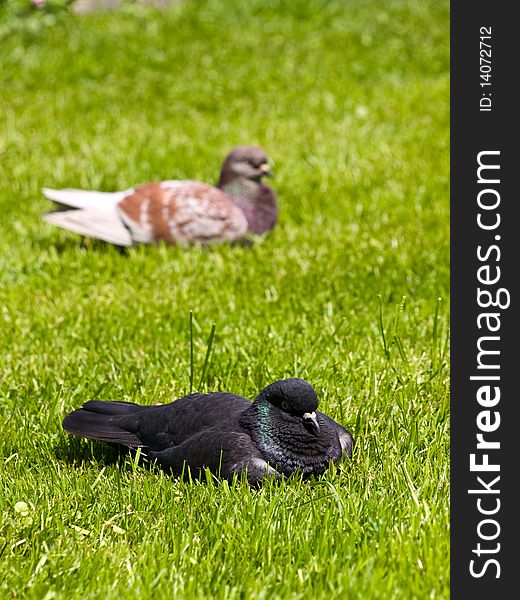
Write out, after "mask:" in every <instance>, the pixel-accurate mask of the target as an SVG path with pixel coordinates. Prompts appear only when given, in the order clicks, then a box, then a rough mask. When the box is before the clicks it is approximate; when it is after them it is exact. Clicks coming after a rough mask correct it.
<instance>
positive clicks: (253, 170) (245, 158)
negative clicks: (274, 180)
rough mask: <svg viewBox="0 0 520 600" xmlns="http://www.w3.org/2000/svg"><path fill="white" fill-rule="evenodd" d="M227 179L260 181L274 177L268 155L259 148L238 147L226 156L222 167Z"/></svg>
mask: <svg viewBox="0 0 520 600" xmlns="http://www.w3.org/2000/svg"><path fill="white" fill-rule="evenodd" d="M224 175H226V177H225V179H227V180H229V179H236V178H244V179H251V180H254V181H260V180H261V179H262V177H264V176H267V177H272V174H271V171H270V170H269V161H268V158H267V155H266V153H265V152H264V150H262V148H259V147H258V146H237V147H236V148H233V150H231V152H230V153H229V154H228V155H227V156H226V159H225V160H224V164H223V165H222V176H224Z"/></svg>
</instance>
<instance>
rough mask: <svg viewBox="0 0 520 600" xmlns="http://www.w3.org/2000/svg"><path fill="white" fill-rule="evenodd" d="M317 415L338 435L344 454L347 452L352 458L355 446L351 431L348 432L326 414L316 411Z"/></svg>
mask: <svg viewBox="0 0 520 600" xmlns="http://www.w3.org/2000/svg"><path fill="white" fill-rule="evenodd" d="M316 414H317V415H319V418H320V419H323V420H324V421H326V422H327V423H328V424H329V426H330V427H332V429H334V431H335V432H336V433H337V434H338V437H339V443H340V444H341V449H342V450H343V452H346V454H347V456H349V457H350V456H352V447H353V446H354V438H353V437H352V434H351V433H350V431H347V430H346V429H345V428H344V427H343V425H340V424H339V423H337V422H336V421H334V419H331V418H330V417H329V416H328V415H326V414H325V413H322V412H319V411H316Z"/></svg>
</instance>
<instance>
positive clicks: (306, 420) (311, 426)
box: [303, 411, 320, 435]
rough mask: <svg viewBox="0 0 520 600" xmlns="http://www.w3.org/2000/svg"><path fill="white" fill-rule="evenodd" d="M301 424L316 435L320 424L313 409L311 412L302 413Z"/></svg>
mask: <svg viewBox="0 0 520 600" xmlns="http://www.w3.org/2000/svg"><path fill="white" fill-rule="evenodd" d="M303 424H304V425H305V427H306V428H307V429H308V430H309V431H310V432H311V433H312V434H314V435H318V433H319V432H320V425H319V423H318V418H317V417H316V413H315V412H314V411H312V412H311V413H303Z"/></svg>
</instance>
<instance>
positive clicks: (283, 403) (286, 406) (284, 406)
mask: <svg viewBox="0 0 520 600" xmlns="http://www.w3.org/2000/svg"><path fill="white" fill-rule="evenodd" d="M282 408H283V409H284V410H287V409H288V408H289V403H288V402H282Z"/></svg>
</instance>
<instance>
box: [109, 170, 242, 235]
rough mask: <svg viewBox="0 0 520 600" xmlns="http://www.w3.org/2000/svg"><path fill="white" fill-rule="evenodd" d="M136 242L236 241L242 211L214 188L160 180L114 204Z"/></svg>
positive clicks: (193, 182) (192, 182)
mask: <svg viewBox="0 0 520 600" xmlns="http://www.w3.org/2000/svg"><path fill="white" fill-rule="evenodd" d="M118 209H119V211H120V214H121V218H122V219H123V221H124V223H125V225H126V226H127V227H128V229H129V230H130V233H131V235H132V238H133V239H134V241H136V242H143V243H150V242H155V241H159V240H163V241H165V242H166V243H168V244H176V243H180V244H195V243H203V244H205V243H211V242H220V241H225V240H237V239H240V238H242V237H244V235H245V234H246V232H247V220H246V218H245V216H244V213H243V212H242V211H241V210H240V209H239V208H238V207H237V206H236V205H235V204H234V202H233V201H232V200H231V199H230V198H229V196H227V195H226V194H225V193H224V192H222V191H221V190H219V189H218V188H215V187H212V186H209V185H204V184H202V183H198V182H196V181H164V182H162V183H151V184H146V185H142V186H139V187H137V188H135V189H134V190H133V191H132V193H130V194H129V195H128V196H126V197H125V198H123V200H121V202H120V203H119V205H118Z"/></svg>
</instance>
